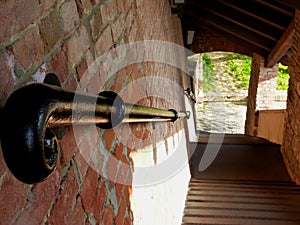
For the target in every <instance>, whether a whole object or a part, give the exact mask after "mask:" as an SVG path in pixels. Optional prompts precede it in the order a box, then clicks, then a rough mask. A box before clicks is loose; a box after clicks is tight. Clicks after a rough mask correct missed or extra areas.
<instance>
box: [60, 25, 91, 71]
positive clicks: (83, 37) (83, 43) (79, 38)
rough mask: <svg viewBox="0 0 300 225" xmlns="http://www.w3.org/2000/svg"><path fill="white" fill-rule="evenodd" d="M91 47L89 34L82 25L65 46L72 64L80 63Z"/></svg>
mask: <svg viewBox="0 0 300 225" xmlns="http://www.w3.org/2000/svg"><path fill="white" fill-rule="evenodd" d="M89 47H90V45H89V36H88V32H87V30H86V28H85V26H81V27H80V28H79V29H78V31H77V32H76V34H74V35H73V36H72V37H71V38H70V39H69V40H68V41H67V42H66V43H65V44H64V46H63V49H64V50H65V52H66V55H67V58H68V62H69V65H70V66H72V67H73V66H75V65H77V64H78V63H80V61H81V58H82V57H83V56H84V55H85V54H86V51H87V50H88V48H89Z"/></svg>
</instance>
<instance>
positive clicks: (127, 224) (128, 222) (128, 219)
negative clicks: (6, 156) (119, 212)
mask: <svg viewBox="0 0 300 225" xmlns="http://www.w3.org/2000/svg"><path fill="white" fill-rule="evenodd" d="M131 224H133V221H132V219H131V218H130V217H126V218H125V221H124V223H123V225H131Z"/></svg>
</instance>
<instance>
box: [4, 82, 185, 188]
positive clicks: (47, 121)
mask: <svg viewBox="0 0 300 225" xmlns="http://www.w3.org/2000/svg"><path fill="white" fill-rule="evenodd" d="M188 115H189V114H188V112H184V113H183V112H179V113H178V112H177V111H175V110H162V109H157V108H151V107H146V106H140V105H133V104H129V103H124V102H123V100H122V99H121V97H120V96H119V95H117V94H116V93H114V92H109V91H105V92H101V93H100V94H99V96H92V95H88V94H79V93H75V92H71V91H68V90H64V89H62V88H60V87H56V86H53V85H47V84H30V85H27V86H25V87H22V88H20V89H18V90H16V91H15V92H13V93H12V94H11V95H10V97H9V98H8V100H7V101H6V104H5V107H4V112H3V116H4V119H3V125H2V129H1V146H2V151H3V156H4V159H5V162H6V164H7V166H8V167H9V169H10V170H11V171H12V173H13V174H14V175H15V177H17V178H18V179H19V180H21V181H23V182H25V183H36V182H39V181H42V180H44V179H46V178H47V177H48V176H49V175H50V174H51V173H52V172H53V170H54V169H55V167H56V162H57V159H58V151H59V143H58V138H57V137H58V136H59V134H58V133H60V128H62V127H65V126H69V125H86V124H96V125H97V126H99V127H100V128H104V129H108V128H112V127H114V126H117V125H118V124H120V123H124V122H126V123H136V122H154V121H175V120H176V119H177V118H182V117H188Z"/></svg>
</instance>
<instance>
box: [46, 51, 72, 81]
mask: <svg viewBox="0 0 300 225" xmlns="http://www.w3.org/2000/svg"><path fill="white" fill-rule="evenodd" d="M48 68H49V70H50V72H51V73H55V74H56V75H57V76H58V77H59V79H60V82H61V83H64V82H65V81H66V80H67V78H68V73H69V71H68V62H67V57H66V55H65V53H64V52H63V51H59V52H58V53H56V54H55V55H54V56H53V58H52V60H51V62H49V63H48Z"/></svg>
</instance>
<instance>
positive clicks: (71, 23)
mask: <svg viewBox="0 0 300 225" xmlns="http://www.w3.org/2000/svg"><path fill="white" fill-rule="evenodd" d="M60 14H61V18H62V21H63V29H64V35H65V36H66V35H67V34H69V33H70V32H71V31H72V30H73V29H74V28H75V27H76V26H77V25H78V24H79V15H78V12H77V5H76V3H75V0H71V1H67V2H65V3H64V4H63V5H62V6H61V8H60Z"/></svg>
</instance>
